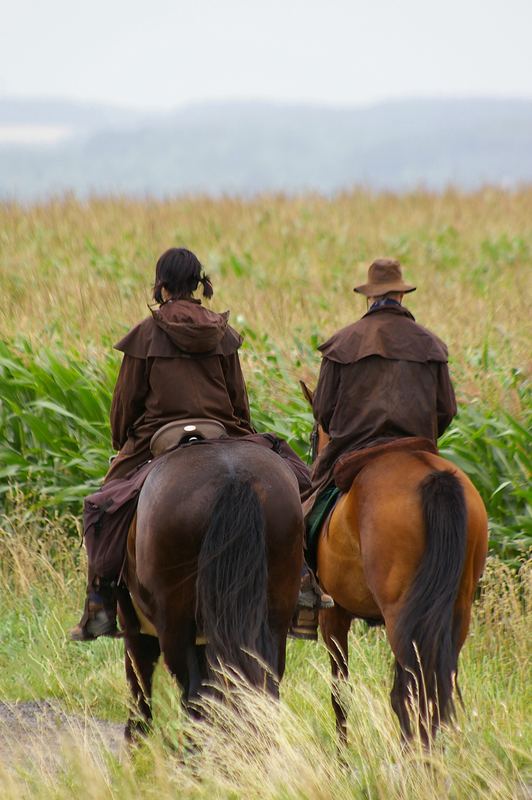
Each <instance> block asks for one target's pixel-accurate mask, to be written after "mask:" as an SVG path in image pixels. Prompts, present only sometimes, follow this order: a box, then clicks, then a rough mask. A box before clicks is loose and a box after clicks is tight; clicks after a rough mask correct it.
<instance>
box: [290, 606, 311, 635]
mask: <svg viewBox="0 0 532 800" xmlns="http://www.w3.org/2000/svg"><path fill="white" fill-rule="evenodd" d="M318 616H319V609H318V608H317V607H314V608H297V609H296V611H295V613H294V616H293V617H292V622H291V623H290V628H289V629H288V636H290V637H291V638H292V639H306V640H307V641H311V642H317V640H318Z"/></svg>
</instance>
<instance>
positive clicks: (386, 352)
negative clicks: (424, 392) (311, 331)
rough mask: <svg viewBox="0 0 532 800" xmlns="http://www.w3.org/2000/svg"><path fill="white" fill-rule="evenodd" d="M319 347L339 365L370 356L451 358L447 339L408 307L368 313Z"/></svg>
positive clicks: (404, 359)
mask: <svg viewBox="0 0 532 800" xmlns="http://www.w3.org/2000/svg"><path fill="white" fill-rule="evenodd" d="M394 311H395V310H394ZM404 312H406V313H404ZM318 349H319V350H320V351H321V353H322V355H323V356H324V357H325V358H328V359H329V360H330V361H335V362H337V363H338V364H354V363H355V362H357V361H360V360H361V359H363V358H367V357H368V356H380V357H381V358H389V359H396V360H399V361H417V362H421V363H422V362H426V361H440V362H447V359H448V352H447V347H446V345H445V344H444V342H442V341H441V339H439V338H438V337H437V336H435V335H434V334H433V333H432V332H431V331H429V330H427V328H424V327H423V326H422V325H418V323H417V322H415V320H414V318H413V317H412V315H411V314H410V312H409V311H407V309H405V308H401V311H400V312H399V313H397V312H395V313H394V312H390V310H389V309H386V310H384V309H383V310H379V311H376V312H372V313H369V314H366V316H364V317H362V319H360V320H358V321H357V322H354V323H353V324H351V325H348V326H347V327H345V328H342V329H341V330H339V331H337V333H335V334H333V336H331V338H330V339H328V340H327V341H326V342H325V343H324V344H322V345H320V347H319V348H318Z"/></svg>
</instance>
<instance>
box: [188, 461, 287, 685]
mask: <svg viewBox="0 0 532 800" xmlns="http://www.w3.org/2000/svg"><path fill="white" fill-rule="evenodd" d="M196 591H197V614H198V620H199V622H200V625H202V627H203V633H204V635H205V637H206V640H207V652H206V655H207V662H208V664H209V666H210V667H211V668H213V669H214V670H215V671H216V669H221V670H223V671H224V672H226V674H227V670H228V669H229V670H230V671H231V673H234V675H235V676H241V677H243V678H244V679H245V680H246V681H248V682H249V683H250V684H252V685H254V686H259V685H261V684H263V683H264V681H265V671H264V667H263V664H264V663H265V664H268V665H272V664H273V663H274V660H273V656H274V645H273V639H272V636H271V633H270V628H269V625H268V563H267V553H266V539H265V522H264V514H263V511H262V507H261V504H260V501H259V498H258V496H257V493H256V491H255V490H254V488H253V486H252V485H251V482H250V480H249V479H247V478H241V477H238V476H235V477H231V478H229V479H228V480H227V481H226V483H225V484H224V485H223V486H222V487H221V488H220V490H219V492H218V495H217V497H216V499H215V502H214V506H213V509H212V514H211V520H210V524H209V527H208V529H207V532H206V533H205V536H204V537H203V542H202V545H201V549H200V553H199V557H198V579H197V590H196ZM266 682H267V684H268V685H269V684H270V679H269V678H266Z"/></svg>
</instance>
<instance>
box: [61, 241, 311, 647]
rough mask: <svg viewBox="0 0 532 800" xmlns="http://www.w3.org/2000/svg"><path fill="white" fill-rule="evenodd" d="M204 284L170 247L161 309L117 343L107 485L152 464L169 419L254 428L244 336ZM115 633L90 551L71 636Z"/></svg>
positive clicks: (112, 599) (189, 259) (186, 256)
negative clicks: (153, 445)
mask: <svg viewBox="0 0 532 800" xmlns="http://www.w3.org/2000/svg"><path fill="white" fill-rule="evenodd" d="M200 284H201V286H202V287H203V296H204V297H206V298H210V297H212V295H213V287H212V283H211V280H210V279H209V277H208V276H207V275H205V273H204V271H203V267H202V265H201V263H200V262H199V260H198V259H197V257H196V256H195V255H194V254H193V253H192V252H190V251H189V250H186V249H184V248H172V249H170V250H167V251H166V252H165V253H163V254H162V256H161V257H160V258H159V260H158V262H157V266H156V271H155V285H154V288H153V297H154V300H155V301H156V302H157V303H158V304H159V307H158V308H157V309H156V310H153V309H152V313H151V316H149V317H148V318H146V319H145V320H144V321H143V322H141V323H140V324H138V325H137V326H136V327H134V328H133V329H132V330H131V331H130V332H129V333H128V334H127V335H126V336H125V337H124V338H123V339H121V341H120V342H119V343H118V344H117V345H115V347H116V349H117V350H120V351H121V352H122V353H123V354H124V355H123V360H122V365H121V367H120V372H119V375H118V380H117V382H116V386H115V389H114V395H113V400H112V407H111V431H112V439H113V447H114V448H115V449H117V450H119V453H118V455H117V456H116V457H115V458H114V460H113V461H112V464H111V467H110V469H109V471H108V472H107V474H106V476H105V479H104V486H105V485H106V484H108V483H109V481H111V480H113V479H116V478H124V477H125V476H129V475H131V474H132V472H133V471H134V470H135V468H138V467H140V465H142V464H144V463H146V462H148V461H149V460H150V459H151V453H150V440H151V437H152V436H153V434H154V433H156V431H158V430H159V429H160V428H161V427H162V426H164V425H165V424H166V423H168V422H172V421H175V420H179V419H186V418H191V417H195V418H207V419H215V420H218V421H219V422H221V423H222V424H223V425H224V427H225V430H226V432H227V434H228V435H229V436H230V437H244V436H249V435H250V434H252V433H253V432H254V429H253V427H252V425H251V420H250V410H249V402H248V396H247V391H246V385H245V382H244V377H243V375H242V370H241V367H240V361H239V357H238V349H239V347H240V345H241V343H242V338H241V337H240V335H239V334H238V333H237V332H236V331H235V330H234V329H233V328H232V327H231V326H230V325H229V324H228V317H229V312H228V311H226V312H224V313H222V314H218V313H215V312H214V311H211V310H209V309H207V308H205V307H204V306H202V304H201V301H200V300H199V299H197V298H195V297H194V296H193V294H194V292H195V291H196V289H197V288H198V286H199V285H200ZM283 444H286V443H283ZM292 455H293V456H294V458H297V457H296V456H295V454H292ZM301 466H302V468H303V470H304V471H306V467H305V466H304V465H303V464H301ZM305 480H306V481H307V482H308V473H307V474H306V477H305ZM107 488H108V489H109V488H110V487H107ZM87 550H89V548H87ZM117 577H118V576H117ZM115 634H116V580H109V579H104V578H102V577H101V576H98V575H94V574H93V570H92V569H91V564H90V553H89V585H88V587H87V598H86V603H85V611H84V615H83V617H82V619H81V621H80V623H79V624H78V625H77V626H76V627H75V628H74V629H73V630H72V631H71V632H70V636H71V638H72V639H74V640H76V641H85V640H88V639H94V638H96V637H97V636H101V635H115Z"/></svg>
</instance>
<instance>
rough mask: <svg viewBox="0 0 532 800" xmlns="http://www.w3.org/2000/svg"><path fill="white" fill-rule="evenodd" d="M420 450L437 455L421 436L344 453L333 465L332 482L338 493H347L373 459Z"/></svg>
mask: <svg viewBox="0 0 532 800" xmlns="http://www.w3.org/2000/svg"><path fill="white" fill-rule="evenodd" d="M420 450H422V451H423V452H425V453H433V454H434V455H438V448H437V447H436V446H435V445H434V444H433V443H432V442H431V441H430V439H425V438H423V437H422V436H405V437H404V438H402V439H392V440H391V441H388V442H383V443H382V444H375V445H373V446H372V447H365V448H364V449H363V450H355V451H352V452H351V453H345V454H344V455H343V456H340V458H339V459H338V461H337V462H336V464H335V465H334V470H333V475H334V482H335V483H336V486H337V487H338V488H339V489H340V491H342V492H348V491H349V489H350V488H351V484H352V483H353V481H354V480H355V478H356V476H357V475H358V473H359V472H360V471H361V470H362V469H363V468H364V467H365V466H366V465H367V464H369V463H370V461H373V460H374V459H375V458H378V457H379V456H383V455H385V454H386V453H399V452H401V453H404V452H407V453H411V452H414V451H418V452H419V451H420Z"/></svg>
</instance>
